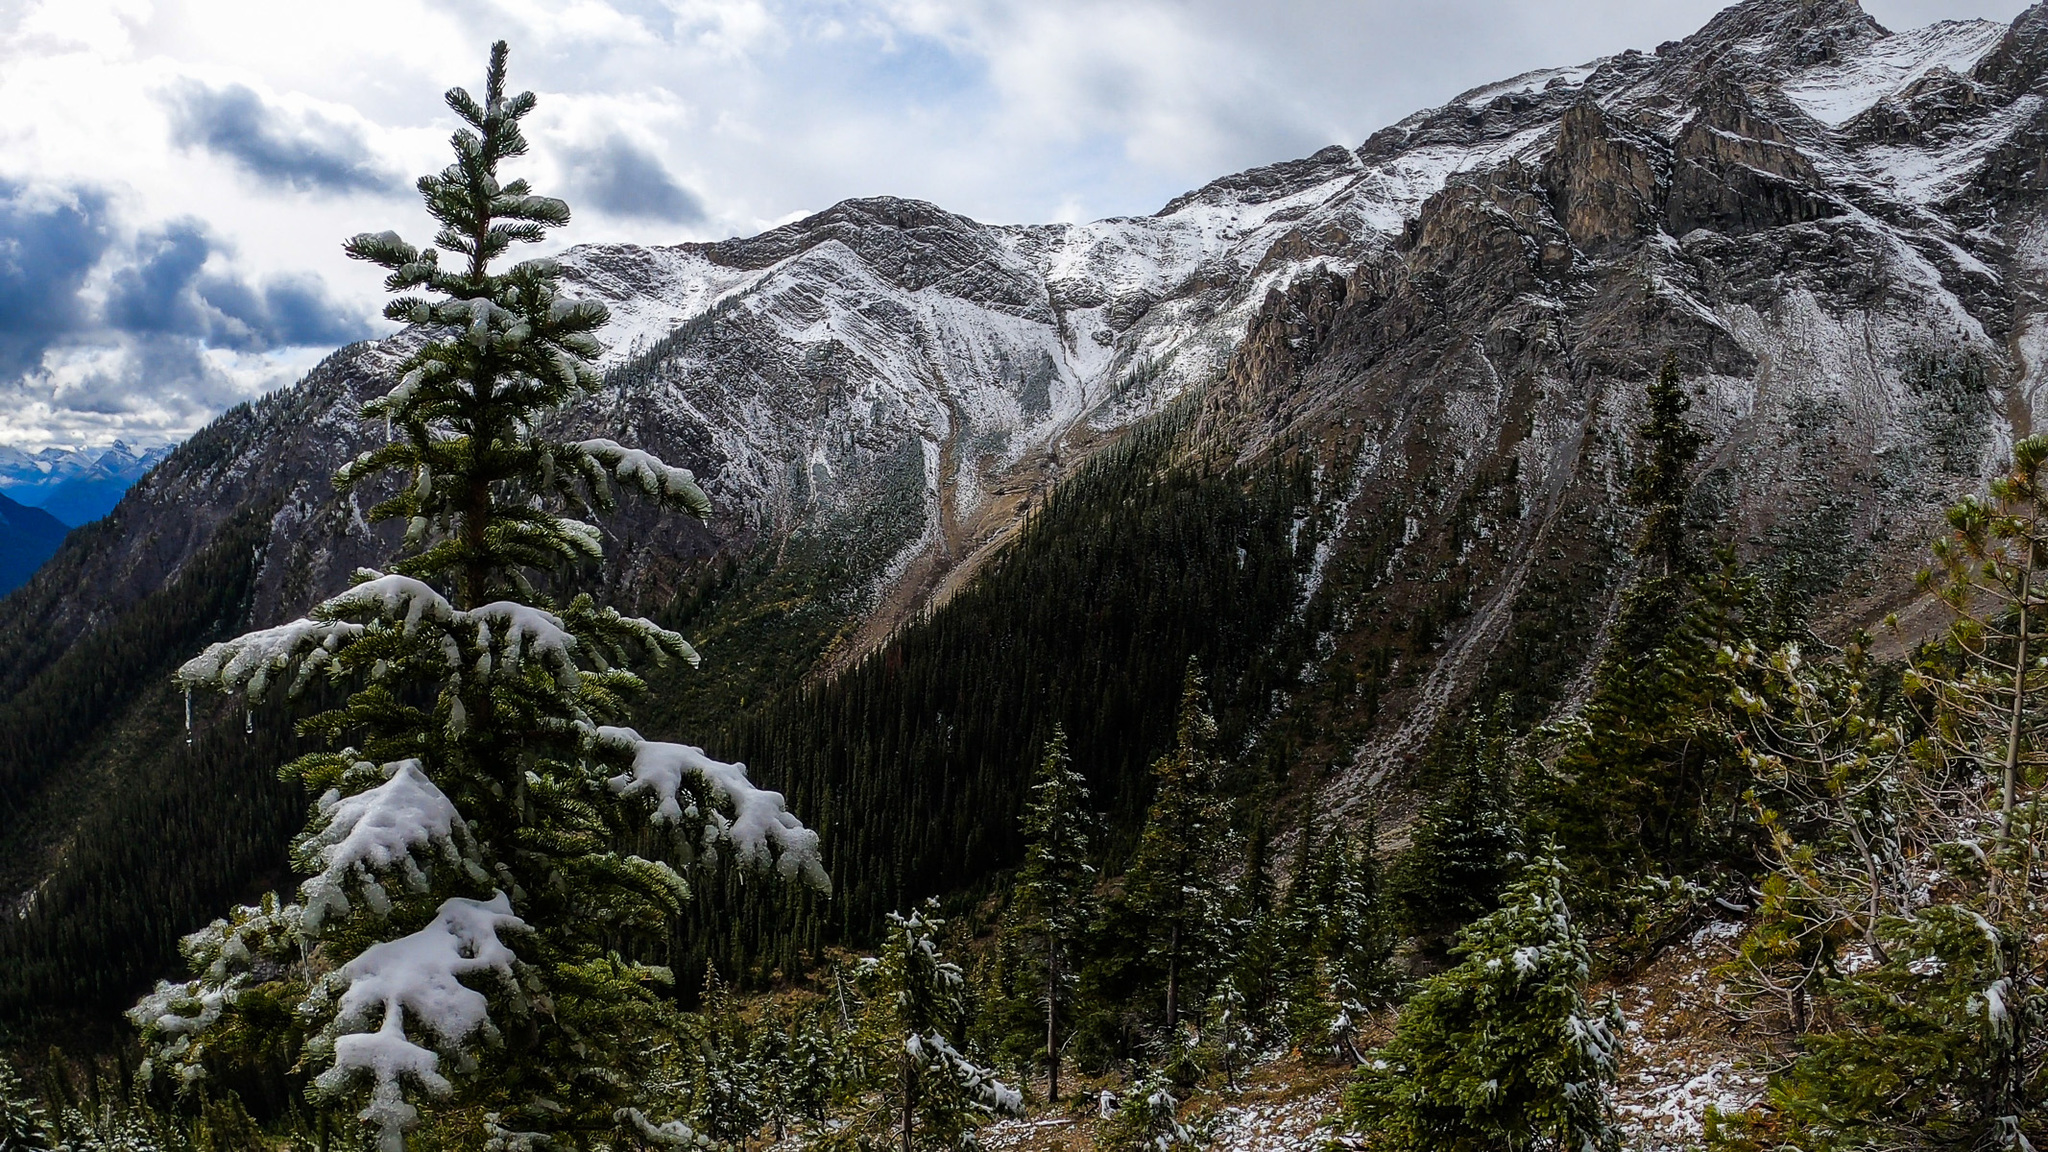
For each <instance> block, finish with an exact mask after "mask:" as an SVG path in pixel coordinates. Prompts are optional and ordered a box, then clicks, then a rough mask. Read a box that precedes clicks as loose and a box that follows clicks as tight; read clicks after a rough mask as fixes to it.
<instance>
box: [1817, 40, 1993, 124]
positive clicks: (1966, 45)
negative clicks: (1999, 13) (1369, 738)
mask: <svg viewBox="0 0 2048 1152" xmlns="http://www.w3.org/2000/svg"><path fill="white" fill-rule="evenodd" d="M2004 35H2005V25H2003V24H2000V23H1997V22H1996V21H1992V20H1943V21H1941V22H1940V23H1937V24H1930V25H1928V26H1927V27H1925V28H1916V29H1914V30H1912V31H1910V32H1898V33H1894V34H1893V35H1890V36H1886V37H1884V38H1882V39H1880V40H1876V41H1874V42H1872V43H1870V44H1868V45H1866V46H1864V47H1863V48H1861V49H1860V50H1858V51H1856V52H1855V53H1854V54H1853V55H1851V56H1849V57H1848V58H1847V59H1844V60H1841V61H1838V62H1835V63H1829V64H1818V65H1814V66H1813V67H1810V68H1807V69H1805V70H1804V71H1802V72H1800V73H1798V74H1796V75H1795V76H1794V77H1793V78H1792V79H1790V80H1788V81H1787V82H1786V83H1785V84H1783V85H1782V86H1781V87H1782V90H1783V91H1784V93H1785V95H1787V96H1789V97H1791V99H1792V102H1793V103H1794V104H1797V105H1799V107H1800V109H1801V110H1802V111H1804V112H1805V113H1806V114H1807V115H1808V116H1811V117H1813V118H1814V119H1815V120H1818V121H1820V122H1821V123H1823V124H1826V125H1827V126H1828V127H1830V128H1839V127H1841V126H1842V125H1843V124H1845V123H1847V122H1848V121H1849V120H1851V119H1853V118H1854V117H1855V116H1856V115H1857V114H1858V113H1860V112H1864V111H1866V110H1868V109H1869V108H1870V106H1871V105H1873V104H1876V103H1877V102H1878V101H1879V100H1882V99H1884V98H1885V97H1886V96H1890V95H1893V94H1894V93H1896V92H1898V91H1900V90H1901V89H1904V88H1905V87H1907V86H1908V85H1910V84H1912V83H1913V82H1914V81H1916V80H1918V79H1920V78H1921V77H1923V76H1925V75H1927V74H1928V73H1929V72H1932V71H1933V70H1934V69H1936V68H1946V69H1948V70H1949V71H1951V72H1954V73H1956V74H1957V75H1967V74H1968V73H1969V71H1970V69H1971V68H1973V67H1975V66H1976V64H1977V61H1979V60H1982V59H1983V58H1984V56H1985V55H1986V54H1987V53H1989V52H1990V51H1991V50H1992V49H1993V48H1995V47H1997V46H1998V41H1999V39H2000V38H2001V37H2003V36H2004Z"/></svg>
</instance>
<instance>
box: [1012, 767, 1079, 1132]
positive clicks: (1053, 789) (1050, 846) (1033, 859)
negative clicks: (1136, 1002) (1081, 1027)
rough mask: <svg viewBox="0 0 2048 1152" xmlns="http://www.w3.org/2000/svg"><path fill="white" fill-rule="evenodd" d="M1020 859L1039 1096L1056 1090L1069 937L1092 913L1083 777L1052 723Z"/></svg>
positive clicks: (1069, 969) (1068, 981)
mask: <svg viewBox="0 0 2048 1152" xmlns="http://www.w3.org/2000/svg"><path fill="white" fill-rule="evenodd" d="M1023 823H1024V867H1023V869H1022V870H1021V871H1020V872H1019V873H1018V876H1017V889H1016V902H1017V911H1018V915H1019V918H1020V923H1019V927H1020V928H1021V929H1022V930H1023V931H1025V932H1027V933H1031V934H1034V935H1036V936H1037V937H1038V938H1039V942H1040V943H1039V947H1040V952H1039V955H1040V956H1042V957H1043V958H1044V962H1045V968H1044V979H1045V1073H1046V1092H1045V1095H1046V1099H1048V1100H1052V1101H1057V1100H1058V1099H1059V1098H1060V1019H1061V1017H1060V1005H1061V1002H1062V1001H1063V1000H1064V999H1066V997H1067V995H1068V993H1069V990H1070V986H1071V985H1072V983H1073V965H1072V964H1070V963H1068V960H1069V954H1070V952H1071V951H1072V949H1073V946H1074V941H1075V940H1076V939H1077V938H1078V937H1079V936H1080V934H1081V933H1082V932H1083V931H1085V930H1086V929H1087V927H1088V925H1089V924H1090V923H1091V922H1092V921H1093V920H1094V918H1095V869H1094V867H1093V866H1091V865H1090V864H1089V863H1088V842H1089V836H1090V834H1091V832H1092V830H1093V829H1094V826H1095V814H1094V812H1093V810H1092V809H1090V807H1089V804H1088V782H1087V780H1085V779H1084V778H1083V777H1082V776H1081V774H1080V773H1079V772H1076V771H1074V768H1073V765H1072V763H1071V761H1070V760H1069V759H1068V756H1067V733H1066V730H1065V729H1064V728H1057V727H1056V728H1054V729H1053V734H1052V739H1051V740H1050V741H1049V742H1047V744H1046V747H1045V757H1044V759H1042V760H1040V761H1039V765H1038V774H1037V776H1036V778H1035V779H1033V780H1032V782H1031V797H1030V799H1029V800H1027V801H1026V802H1025V806H1024V820H1023Z"/></svg>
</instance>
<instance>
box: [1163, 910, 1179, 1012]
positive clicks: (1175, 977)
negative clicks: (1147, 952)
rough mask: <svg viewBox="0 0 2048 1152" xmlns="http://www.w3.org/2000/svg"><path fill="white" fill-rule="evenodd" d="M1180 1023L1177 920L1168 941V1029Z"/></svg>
mask: <svg viewBox="0 0 2048 1152" xmlns="http://www.w3.org/2000/svg"><path fill="white" fill-rule="evenodd" d="M1179 1023H1180V924H1179V923H1178V922H1176V923H1175V924H1174V926H1173V930H1172V932H1171V933H1170V935H1169V936H1168V937H1167V942H1166V1030H1167V1031H1169V1032H1171V1031H1173V1029H1174V1027H1175V1026H1176V1025H1178V1024H1179Z"/></svg>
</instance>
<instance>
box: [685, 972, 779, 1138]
mask: <svg viewBox="0 0 2048 1152" xmlns="http://www.w3.org/2000/svg"><path fill="white" fill-rule="evenodd" d="M693 1031H694V1032H695V1039H696V1041H697V1077H696V1084H695V1085H694V1087H693V1091H692V1093H691V1095H692V1097H693V1101H692V1105H693V1106H692V1109H691V1111H692V1113H693V1123H692V1127H694V1128H695V1129H696V1130H697V1131H699V1132H702V1133H703V1134H704V1135H706V1136H709V1137H711V1138H712V1139H713V1140H717V1141H720V1142H721V1143H724V1144H729V1145H731V1144H737V1145H739V1146H740V1147H741V1148H744V1147H746V1143H747V1141H748V1140H749V1139H751V1138H752V1137H753V1136H754V1134H755V1133H757V1132H759V1131H760V1130H761V1125H762V1124H763V1123H764V1122H766V1120H767V1119H768V1113H769V1110H770V1108H771V1107H772V1104H771V1100H770V1096H771V1090H770V1088H769V1086H768V1084H767V1083H766V1082H765V1081H766V1079H767V1075H768V1069H766V1068H764V1067H763V1062H762V1061H761V1060H759V1059H757V1058H756V1056H757V1049H756V1041H757V1039H758V1037H759V1035H760V1033H761V1031H763V1030H761V1029H757V1028H756V1027H754V1025H753V1022H752V1021H751V1020H749V1019H748V1017H747V1015H746V1014H745V1013H744V1012H743V1011H742V1009H741V1006H740V1005H739V1004H738V1003H736V1002H735V1001H734V998H733V996H732V993H731V992H730V991H729V990H728V989H727V987H726V985H725V984H724V982H722V981H720V980H719V979H718V974H717V972H716V971H714V970H711V969H709V968H707V969H706V971H705V973H704V992H703V998H702V1001H701V1003H700V1006H699V1008H698V1011H697V1013H696V1015H695V1017H694V1028H693ZM768 1031H772V1029H771V1030H768ZM770 1055H771V1058H772V1054H770Z"/></svg>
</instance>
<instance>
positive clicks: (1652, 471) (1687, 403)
mask: <svg viewBox="0 0 2048 1152" xmlns="http://www.w3.org/2000/svg"><path fill="white" fill-rule="evenodd" d="M1647 399H1648V402H1649V403H1648V408H1649V413H1648V415H1647V417H1646V418H1645V420H1644V421H1643V425H1642V427H1641V428H1640V429H1639V430H1638V435H1639V436H1641V438H1642V460H1641V462H1640V463H1638V464H1637V465H1636V467H1635V469H1634V471H1632V472H1630V473H1629V483H1628V491H1627V493H1626V495H1627V497H1628V502H1629V503H1630V504H1633V505H1635V506H1636V507H1637V508H1639V509H1641V510H1642V513H1643V524H1642V529H1641V534H1640V535H1638V536H1637V538H1636V555H1637V556H1639V557H1641V558H1642V559H1643V560H1644V561H1645V562H1647V563H1649V564H1650V565H1652V566H1653V567H1652V572H1653V574H1654V575H1655V576H1658V577H1665V578H1668V577H1671V576H1676V575H1679V574H1681V573H1684V572H1686V571H1688V570H1690V569H1691V568H1692V567H1693V564H1694V560H1695V554H1694V552H1693V551H1692V550H1691V549H1690V548H1689V547H1688V544H1689V541H1688V540H1687V539H1686V534H1685V523H1684V516H1685V501H1686V498H1687V497H1688V496H1690V495H1691V494H1692V479H1691V477H1690V476H1689V475H1688V473H1689V472H1690V470H1691V468H1692V465H1693V462H1694V461H1695V460H1698V459H1699V455H1700V445H1702V444H1704V443H1705V442H1706V437H1704V436H1702V435H1700V433H1699V431H1698V430H1697V429H1695V428H1694V427H1693V426H1692V425H1691V424H1689V423H1687V422H1686V419H1685V413H1686V411H1687V409H1689V408H1691V407H1692V401H1691V400H1689V399H1687V398H1686V395H1685V389H1684V388H1683V387H1681V386H1680V383H1679V374H1678V357H1677V356H1676V355H1668V356H1666V357H1665V358H1664V365H1663V367H1662V368H1660V369H1658V371H1657V378H1656V379H1655V380H1654V381H1652V382H1651V384H1650V387H1649V390H1648V396H1647Z"/></svg>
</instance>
